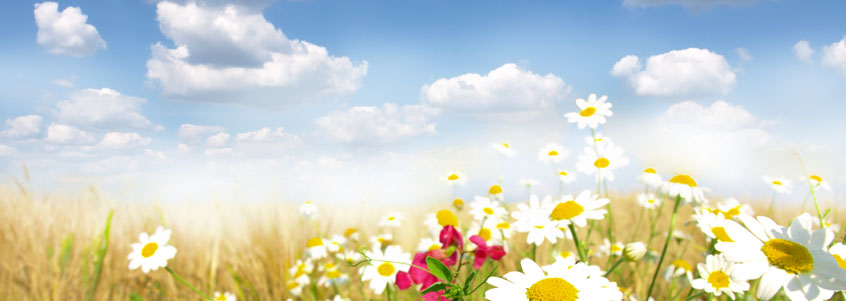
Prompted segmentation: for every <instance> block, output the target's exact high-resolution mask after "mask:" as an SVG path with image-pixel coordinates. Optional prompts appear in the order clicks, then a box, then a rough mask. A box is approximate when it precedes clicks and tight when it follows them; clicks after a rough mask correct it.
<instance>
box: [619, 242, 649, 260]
mask: <svg viewBox="0 0 846 301" xmlns="http://www.w3.org/2000/svg"><path fill="white" fill-rule="evenodd" d="M643 255H646V244H644V243H642V242H639V241H636V242H632V243H628V244H626V247H625V248H623V257H625V258H626V260H628V261H640V260H641V259H642V258H643Z"/></svg>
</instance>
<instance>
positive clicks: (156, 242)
mask: <svg viewBox="0 0 846 301" xmlns="http://www.w3.org/2000/svg"><path fill="white" fill-rule="evenodd" d="M168 241H170V229H165V228H162V227H158V228H156V232H155V233H153V235H149V236H148V235H147V233H146V232H142V233H141V235H139V236H138V243H134V244H132V252H130V253H129V256H127V259H129V269H130V270H134V269H137V268H138V267H141V270H142V271H144V273H147V272H149V271H151V270H153V271H155V270H157V269H159V268H163V267H166V266H167V261H168V260H170V259H172V258H173V257H174V256H176V248H174V247H173V246H170V245H168V244H167V242H168Z"/></svg>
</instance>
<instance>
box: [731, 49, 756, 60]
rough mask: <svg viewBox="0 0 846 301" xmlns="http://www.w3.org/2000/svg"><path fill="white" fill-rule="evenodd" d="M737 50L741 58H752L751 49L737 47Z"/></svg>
mask: <svg viewBox="0 0 846 301" xmlns="http://www.w3.org/2000/svg"><path fill="white" fill-rule="evenodd" d="M735 52H737V56H738V57H740V59H741V60H744V61H748V60H751V59H752V55H750V54H749V49H746V48H737V49H735Z"/></svg>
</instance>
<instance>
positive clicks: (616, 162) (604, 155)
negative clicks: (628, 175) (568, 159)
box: [576, 142, 629, 181]
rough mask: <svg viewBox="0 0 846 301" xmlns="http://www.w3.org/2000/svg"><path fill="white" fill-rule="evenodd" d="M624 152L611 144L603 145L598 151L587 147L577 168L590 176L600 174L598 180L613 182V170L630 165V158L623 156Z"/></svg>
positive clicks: (580, 156)
mask: <svg viewBox="0 0 846 301" xmlns="http://www.w3.org/2000/svg"><path fill="white" fill-rule="evenodd" d="M597 152H598V153H599V155H597ZM624 152H625V151H624V150H623V148H622V147H619V146H616V145H614V144H612V143H610V142H608V143H603V144H601V145H600V146H599V147H597V148H596V149H594V148H593V147H585V152H584V153H582V154H581V155H579V158H578V159H579V161H578V162H576V168H578V169H579V171H581V172H583V173H585V174H588V175H592V174H595V173H599V174H598V175H597V177H598V179H597V180H606V179H607V180H608V181H613V180H614V172H613V170H615V169H618V168H620V167H624V166H626V165H629V158H627V157H624V156H623V153H624Z"/></svg>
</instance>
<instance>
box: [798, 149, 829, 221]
mask: <svg viewBox="0 0 846 301" xmlns="http://www.w3.org/2000/svg"><path fill="white" fill-rule="evenodd" d="M796 156H797V157H799V164H801V165H802V171H804V172H805V180H807V181H808V187H810V188H811V197H813V198H814V206H816V208H817V217H819V219H820V220H819V222H820V229H824V228H825V223H823V216H822V213H820V203H819V202H817V194H816V193H815V192H814V183H811V178H810V176H808V169H807V168H805V161H803V160H802V155H800V154H799V151H796Z"/></svg>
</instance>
